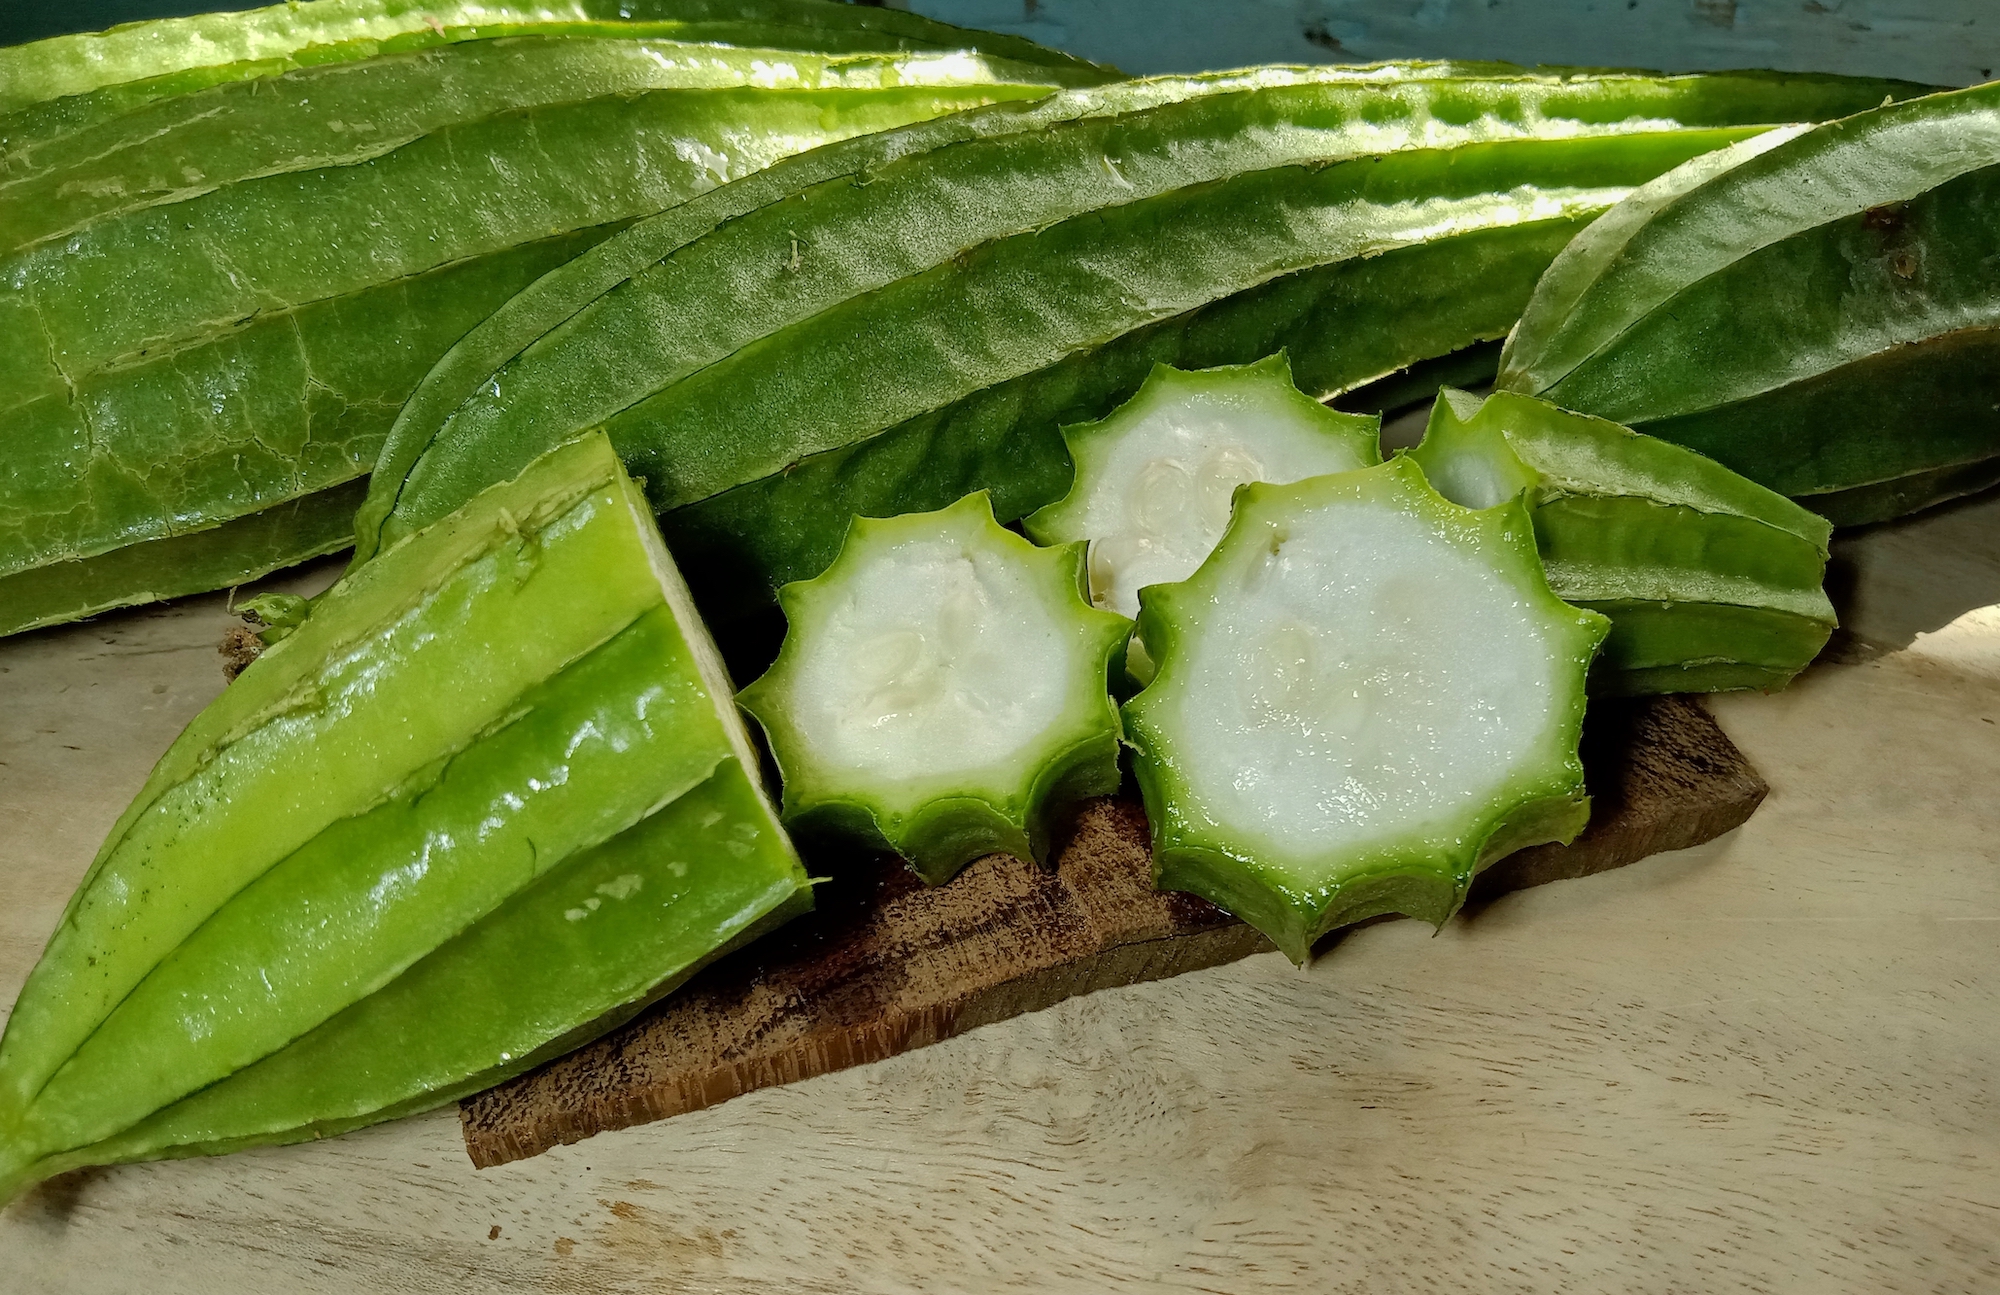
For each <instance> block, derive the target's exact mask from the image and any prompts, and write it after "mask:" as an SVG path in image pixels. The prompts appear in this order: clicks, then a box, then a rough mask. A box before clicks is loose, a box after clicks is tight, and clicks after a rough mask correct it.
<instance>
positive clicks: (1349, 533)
mask: <svg viewBox="0 0 2000 1295" xmlns="http://www.w3.org/2000/svg"><path fill="white" fill-rule="evenodd" d="M1139 602H1140V612H1139V622H1138V633H1139V636H1140V637H1141V638H1143V639H1144V640H1145V642H1146V645H1147V648H1148V650H1149V651H1150V652H1151V653H1152V654H1153V657H1154V660H1155V661H1156V662H1157V663H1158V668H1159V672H1158V674H1157V675H1156V676H1155V677H1154V679H1153V681H1152V682H1151V683H1150V684H1148V685H1147V687H1146V689H1145V690H1144V691H1142V692H1141V693H1139V695H1138V696H1136V697H1134V698H1133V699H1132V700H1131V701H1129V702H1127V703H1126V704H1125V726H1126V732H1127V734H1128V740H1129V741H1130V743H1131V745H1132V748H1133V753H1134V758H1133V771H1134V773H1135V774H1136V776H1137V778H1138V782H1139V789H1140V793H1141V794H1142V796H1143V797H1144V799H1145V802H1146V816H1147V819H1148V820H1149V821H1150V823H1151V825H1152V831H1153V875H1154V881H1155V883H1156V884H1157V885H1158V886H1160V887H1161V888H1163V889H1168V890H1185V891H1191V892H1193V893H1194V894H1197V895H1200V896H1202V897H1203V898H1205V899H1208V900H1210V901H1212V902H1214V903H1217V904H1220V905H1221V906H1222V907H1224V908H1226V909H1228V910H1229V911H1230V912H1232V913H1234V914H1235V915H1236V916H1238V917H1240V918H1242V919H1243V920H1244V921H1246V922H1248V923H1250V924H1251V925H1252V926H1255V927H1256V928H1257V929H1258V930H1260V931H1262V932H1264V934H1265V935H1267V936H1269V937H1270V938H1271V941H1272V942H1273V943H1274V944H1276V945H1277V946H1278V948H1279V949H1280V950H1281V951H1282V952H1284V953H1285V955H1286V956H1288V957H1290V958H1291V959H1292V960H1293V961H1294V962H1300V963H1303V962H1304V961H1305V960H1306V958H1307V957H1308V956H1309V954H1310V952H1311V949H1312V946H1313V944H1314V942H1315V941H1317V940H1318V939H1319V938H1320V937H1321V936H1323V935H1325V934H1326V933H1327V932H1329V931H1331V930H1333V929H1335V928H1337V927H1340V926H1344V925H1347V924H1349V923H1352V922H1357V921H1361V920H1363V919H1365V918H1369V917H1374V916H1377V915H1380V914H1383V913H1404V914H1408V915H1409V916H1412V917H1418V918H1421V919H1423V920H1425V921H1428V922H1431V923H1434V924H1442V923H1443V922H1444V921H1445V920H1446V919H1447V918H1449V917H1450V916H1451V915H1452V914H1453V913H1454V912H1456V911H1457V910H1458V908H1459V906H1460V905H1461V904H1462V903H1463V902H1464V900H1465V895H1466V890H1467V887H1469V886H1470V885H1471V882H1472V878H1473V875H1474V874H1475V873H1476V872H1477V871H1478V870H1479V869H1480V868H1481V867H1484V866H1485V865H1486V864H1488V863H1491V862H1493V861H1494V860H1496V859H1499V858H1501V857H1502V856H1504V855H1506V854H1509V853H1511V852H1513V851H1514V850H1517V849H1520V848H1522V847H1524V846H1528V845H1533V844H1537V843H1540V842H1544V841H1568V840H1571V839H1572V838H1574V837H1575V835H1576V834H1577V832H1579V831H1581V830H1582V828H1583V825H1584V823H1585V821H1586V820H1587V819H1588V817H1589V808H1590V802H1589V798H1588V797H1587V796H1586V795H1585V794H1584V787H1583V766H1582V764H1581V762H1580V760H1579V759H1578V756H1577V743H1578V741H1579V738H1580V735H1581V732H1582V725H1583V711H1584V679H1585V675H1586V672H1587V670H1588V669H1589V665H1590V661H1591V657H1592V655H1593V653H1594V652H1595V651H1596V649H1597V646H1598V644H1599V643H1600V642H1601V641H1602V640H1603V638H1604V635H1605V633H1606V631H1607V628H1608V627H1607V625H1606V622H1605V620H1604V618H1603V617H1602V616H1600V615H1598V614H1597V613H1596V612H1592V611H1587V610H1582V609H1579V608H1575V607H1571V606H1569V605H1568V604H1566V603H1564V602H1563V601H1561V600H1560V599H1558V598H1557V597H1556V596H1555V595H1554V594H1553V593H1551V592H1550V590H1549V584H1548V581H1547V579H1546V578H1545V577H1544V575H1543V573H1542V567H1541V562H1540V560H1539V559H1538V557H1537V556H1536V550H1535V535H1534V529H1533V526H1532V523H1531V522H1530V521H1529V518H1528V514H1527V510H1526V508H1525V507H1524V506H1523V505H1522V503H1521V502H1520V501H1519V500H1518V499H1516V500H1513V501H1510V502H1508V503H1505V504H1502V505H1500V506H1498V507H1495V508H1490V509H1485V510H1480V511H1474V510H1471V509H1467V508H1461V507H1459V506H1458V505H1456V504H1453V503H1451V502H1449V501H1447V500H1446V499H1444V498H1443V497H1442V496H1440V495H1439V494H1438V493H1437V492H1436V491H1435V490H1433V489H1431V487H1430V485H1429V484H1428V483H1427V482H1426V480H1425V478H1424V474H1423V471H1422V469H1420V468H1419V467H1418V466H1417V465H1416V464H1415V463H1414V462H1413V461H1411V460H1410V459H1408V458H1407V457H1398V458H1396V459H1392V460H1391V461H1389V462H1388V463H1385V464H1382V465H1380V466H1377V467H1372V468H1363V469H1360V470H1358V471H1354V472H1342V473H1335V474H1332V475H1328V476H1321V477H1312V478H1308V479H1307V480H1305V481H1300V482H1296V483H1293V484H1290V485H1269V484H1264V483H1252V484H1250V485H1246V486H1243V487H1242V488H1240V489H1239V490H1238V491H1237V493H1236V506H1235V511H1234V514H1233V515H1232V517H1231V519H1230V523H1229V529H1228V531H1227V532H1226V533H1225V534H1224V535H1223V538H1222V541H1221V543H1220V544H1218V545H1217V546H1216V548H1215V551H1214V552H1212V553H1211V554H1209V556H1208V558H1207V559H1206V560H1205V561H1204V562H1203V563H1202V565H1201V567H1200V568H1199V569H1198V570H1197V571H1196V572H1195V574H1194V575H1193V576H1191V577H1189V578H1188V579H1187V580H1185V581H1182V582H1180V583H1178V584H1160V585H1151V586H1148V587H1147V588H1145V589H1144V590H1142V591H1141V592H1140V595H1139Z"/></svg>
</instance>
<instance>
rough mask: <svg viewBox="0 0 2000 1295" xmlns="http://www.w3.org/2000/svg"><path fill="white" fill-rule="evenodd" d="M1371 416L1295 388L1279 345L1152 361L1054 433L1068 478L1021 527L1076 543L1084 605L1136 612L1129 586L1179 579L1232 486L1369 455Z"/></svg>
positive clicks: (1318, 470) (1209, 539)
mask: <svg viewBox="0 0 2000 1295" xmlns="http://www.w3.org/2000/svg"><path fill="white" fill-rule="evenodd" d="M1380 423H1381V420H1380V419H1379V418H1376V417H1374V416H1372V415H1362V414H1343V413H1338V412H1336V411H1334V410H1331V409H1328V408H1327V407H1326V406H1324V405H1322V404H1320V403H1319V402H1318V401H1316V400H1314V399H1313V398H1312V397H1310V396H1308V395H1306V394H1305V393H1304V392H1302V391H1300V390H1299V389H1298V387H1297V386H1295V385H1294V384H1293V382H1292V370H1291V363H1290V361H1289V360H1288V359H1287V358H1286V356H1285V354H1284V352H1282V351H1281V352H1279V353H1278V354H1276V355H1272V356H1268V357H1266V358H1265V359H1262V360H1259V361H1257V362H1256V363H1254V364H1240V365H1230V366H1226V367H1222V368H1214V369H1201V370H1196V371H1192V372H1190V371H1183V370H1180V369H1174V368H1170V367H1168V366H1167V365H1164V364H1162V365H1156V366H1154V368H1153V371H1152V373H1151V374H1150V375H1149V376H1148V377H1147V378H1146V381H1145V383H1144V384H1143V385H1142V386H1141V387H1140V388H1139V391H1138V393H1137V394H1136V395H1134V396H1133V397H1132V399H1130V400H1129V401H1127V402H1126V403H1125V404H1123V405H1121V406H1119V407H1118V408H1117V409H1115V410H1113V411H1112V412H1111V413H1110V414H1109V415H1107V416H1105V417H1104V418H1102V419H1100V420H1098V421H1097V422H1094V423H1081V424H1077V425H1075V426H1070V427H1065V428H1063V429H1062V431H1063V439H1064V440H1065V441H1066V442H1067V443H1068V445H1069V451H1070V457H1071V458H1072V459H1073V460H1074V461H1075V463H1076V479H1075V483H1074V485H1072V486H1071V488H1070V492H1069V494H1068V495H1067V496H1065V497H1064V498H1063V499H1062V500H1060V501H1059V502H1057V503H1053V504H1050V505H1049V506H1048V507H1046V508H1044V509H1042V510H1041V511H1040V512H1037V513H1036V514H1034V515H1033V516H1032V517H1030V518H1028V520H1027V522H1026V527H1027V531H1028V533H1029V534H1030V535H1032V536H1034V537H1035V538H1036V539H1037V540H1039V541H1041V542H1042V543H1044V544H1054V543H1066V542H1072V541H1076V540H1086V541H1088V542H1089V545H1090V597H1091V601H1092V602H1094V603H1095V604H1096V605H1097V606H1099V607H1102V608H1105V609H1106V610H1108V611H1113V612H1116V613H1118V614H1119V615H1121V616H1128V617H1129V616H1137V615H1138V614H1139V590H1140V589H1142V588H1144V587H1145V586H1147V585H1153V584H1167V583H1172V582H1173V581H1177V580H1185V579H1187V578H1188V576H1190V575H1192V574H1193V573H1194V569H1195V568H1196V567H1198V566H1200V565H1201V560H1202V559H1203V558H1205V557H1207V556H1208V553H1209V551H1210V550H1211V549H1213V548H1214V547H1215V543H1216V541H1217V540H1219V539H1221V538H1222V532H1223V530H1224V529H1225V528H1226V527H1227V526H1228V525H1229V507H1230V499H1231V497H1232V496H1233V495H1234V494H1235V492H1236V488H1237V487H1238V486H1241V485H1244V484H1246V483H1248V482H1252V481H1275V482H1285V481H1298V480H1300V479H1302V478H1305V477H1313V476H1320V475H1323V474H1325V473H1328V472H1345V471H1347V470H1349V469H1352V468H1360V467H1366V466H1368V465H1369V464H1372V463H1377V462H1379V461H1380V460H1381V450H1380V447H1379V440H1378V438H1379V432H1380Z"/></svg>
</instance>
